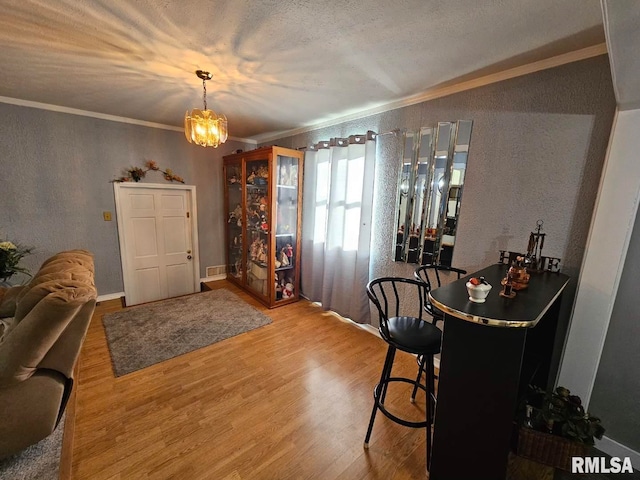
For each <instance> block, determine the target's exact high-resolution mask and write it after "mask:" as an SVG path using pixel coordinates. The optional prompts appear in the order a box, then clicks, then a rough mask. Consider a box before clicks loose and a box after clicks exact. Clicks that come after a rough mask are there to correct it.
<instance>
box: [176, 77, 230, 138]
mask: <svg viewBox="0 0 640 480" xmlns="http://www.w3.org/2000/svg"><path fill="white" fill-rule="evenodd" d="M196 75H197V76H198V78H201V79H202V89H203V91H204V93H203V95H202V99H203V101H204V110H200V109H199V108H194V109H193V110H191V113H189V111H188V110H187V113H185V115H184V136H185V137H187V140H188V141H189V143H195V144H198V145H200V146H201V147H213V148H216V147H217V146H218V145H220V144H221V143H224V142H226V141H227V136H228V132H227V117H225V116H224V115H217V114H216V112H214V111H213V110H207V84H206V81H207V80H211V78H212V77H213V75H212V74H211V73H209V72H205V71H203V70H196Z"/></svg>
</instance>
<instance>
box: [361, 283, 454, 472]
mask: <svg viewBox="0 0 640 480" xmlns="http://www.w3.org/2000/svg"><path fill="white" fill-rule="evenodd" d="M367 295H368V296H369V299H370V300H371V302H373V304H374V305H375V306H376V308H377V309H378V314H379V316H380V328H379V331H380V336H381V337H382V338H383V340H384V341H385V342H387V344H388V345H389V347H388V349H387V357H386V359H385V362H384V366H383V367H382V374H381V375H380V382H378V384H377V385H376V386H375V388H374V390H373V399H374V402H373V411H372V412H371V420H370V421H369V428H368V430H367V436H366V437H365V440H364V447H365V448H368V447H369V439H370V438H371V432H372V430H373V422H374V420H375V418H376V413H377V411H378V410H380V411H381V412H382V413H383V414H384V415H385V416H386V417H388V418H389V419H391V420H393V421H394V422H396V423H399V424H401V425H404V426H406V427H411V428H426V436H427V442H426V444H427V445H426V459H427V470H428V469H429V461H430V460H431V424H432V422H433V405H434V404H435V396H434V392H433V389H432V386H433V379H432V378H430V377H431V375H430V373H433V356H434V355H435V354H437V353H439V352H440V342H441V337H442V334H441V332H440V330H439V329H438V328H437V327H436V326H434V325H433V324H432V323H430V322H429V321H426V320H423V318H422V315H423V312H424V311H425V310H424V299H425V298H426V297H425V295H426V294H425V284H424V283H423V282H422V281H419V280H415V279H412V278H399V277H384V278H378V279H375V280H372V281H371V282H369V284H368V285H367ZM407 311H409V312H411V315H404V313H407ZM416 314H417V316H415V315H416ZM396 350H401V351H403V352H408V353H412V354H415V355H419V356H420V357H421V358H422V362H421V365H423V369H424V371H425V372H427V379H426V382H425V384H424V385H422V384H421V383H420V382H419V380H420V377H419V378H418V379H417V380H413V379H409V378H402V377H392V376H391V370H392V368H393V361H394V358H395V354H396ZM391 382H405V383H409V384H412V385H414V390H413V395H412V396H411V401H412V402H413V401H414V400H415V394H416V392H417V390H418V388H420V389H422V390H424V392H425V394H426V400H425V415H426V416H425V421H423V422H410V421H407V420H404V419H402V418H399V417H397V416H395V415H393V414H392V413H390V412H389V411H388V410H387V409H386V408H385V406H384V401H385V397H386V394H387V386H388V385H389V383H391Z"/></svg>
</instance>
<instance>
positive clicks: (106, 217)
mask: <svg viewBox="0 0 640 480" xmlns="http://www.w3.org/2000/svg"><path fill="white" fill-rule="evenodd" d="M102 218H104V221H105V222H110V221H111V212H102Z"/></svg>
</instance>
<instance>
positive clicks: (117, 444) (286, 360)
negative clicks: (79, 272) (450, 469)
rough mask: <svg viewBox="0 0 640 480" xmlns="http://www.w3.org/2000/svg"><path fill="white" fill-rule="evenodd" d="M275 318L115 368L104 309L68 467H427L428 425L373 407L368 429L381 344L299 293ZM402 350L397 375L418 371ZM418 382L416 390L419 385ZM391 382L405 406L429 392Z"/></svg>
mask: <svg viewBox="0 0 640 480" xmlns="http://www.w3.org/2000/svg"><path fill="white" fill-rule="evenodd" d="M209 286H210V287H211V288H214V289H215V288H227V289H229V290H231V291H233V292H235V293H236V294H237V295H239V296H240V297H241V298H243V299H245V300H246V301H247V302H248V303H250V304H251V305H253V306H254V307H256V308H257V309H258V310H260V311H262V312H264V313H265V314H267V315H269V316H270V317H271V318H272V319H273V323H272V324H270V325H267V326H265V327H261V328H258V329H256V330H253V331H250V332H247V333H245V334H242V335H239V336H236V337H233V338H230V339H227V340H224V341H222V342H218V343H215V344H213V345H210V346H208V347H205V348H202V349H200V350H197V351H195V352H191V353H189V354H186V355H183V356H180V357H176V358H173V359H171V360H168V361H166V362H163V363H160V364H157V365H154V366H151V367H148V368H145V369H143V370H139V371H137V372H134V373H131V374H128V375H125V376H123V377H120V378H115V377H114V375H113V371H112V367H111V360H110V356H109V351H108V348H107V343H106V339H105V335H104V329H103V326H102V321H101V317H102V315H103V314H105V313H107V312H112V311H116V310H120V309H121V308H122V307H121V305H120V302H119V301H118V300H114V301H108V302H104V303H102V304H101V305H99V306H98V307H97V309H96V313H95V315H94V318H93V320H92V323H91V326H90V327H89V332H88V334H87V338H86V341H85V344H84V347H83V350H82V354H81V358H80V367H79V376H78V383H77V390H76V394H77V399H76V400H77V402H76V408H75V412H76V419H75V432H74V433H75V435H74V440H73V445H72V449H73V450H72V459H73V461H72V478H73V479H91V480H99V479H147V478H148V479H169V478H189V479H224V480H239V479H242V480H247V479H279V480H280V479H289V478H291V479H294V478H295V479H313V478H316V479H323V480H327V479H345V480H355V479H385V480H386V479H410V478H411V479H414V478H427V475H426V473H425V453H424V450H425V432H424V430H423V429H418V430H416V429H411V428H407V427H403V426H401V425H397V424H395V423H393V422H391V421H390V420H388V419H387V418H386V417H384V415H382V414H381V413H378V417H377V418H376V424H375V427H374V430H373V435H372V439H371V443H370V448H369V450H368V451H367V450H364V449H363V446H362V445H363V440H364V436H365V433H366V429H367V424H368V422H369V416H370V414H371V408H372V405H373V398H372V390H373V386H374V385H375V383H376V382H377V380H378V378H379V375H380V371H381V369H382V364H383V362H384V357H385V353H386V343H384V342H383V341H382V340H381V339H380V338H378V337H376V336H375V335H372V334H371V333H369V332H366V331H364V330H363V329H362V328H360V327H358V326H355V325H353V324H351V323H348V322H345V321H343V320H341V319H339V318H338V317H337V316H335V315H332V314H330V313H327V312H324V311H323V310H322V309H321V308H319V307H318V306H316V305H313V304H311V303H310V302H308V301H305V300H302V301H300V302H298V303H295V304H292V305H288V306H284V307H280V308H277V309H273V310H268V309H266V308H264V307H262V306H261V305H260V304H259V303H258V302H256V301H255V300H253V299H252V298H251V297H250V296H248V295H247V294H245V293H244V292H242V291H241V290H239V289H237V288H236V287H234V286H233V285H231V284H230V283H228V282H226V281H220V282H213V283H210V284H209ZM416 372H417V366H416V362H415V358H413V357H412V356H410V355H407V354H404V353H402V352H398V354H397V357H396V363H395V367H394V375H398V374H399V375H403V376H409V377H413V376H414V375H415V374H416ZM420 393H422V392H420ZM420 393H419V394H418V399H417V401H416V403H415V404H411V403H410V402H409V396H410V386H409V385H406V386H405V385H400V386H398V387H395V386H391V387H390V388H389V392H388V394H387V403H391V404H392V405H393V409H392V410H393V411H394V412H396V413H399V414H402V415H404V416H405V417H407V418H409V419H414V420H420V419H422V418H423V415H424V394H423V395H422V396H420Z"/></svg>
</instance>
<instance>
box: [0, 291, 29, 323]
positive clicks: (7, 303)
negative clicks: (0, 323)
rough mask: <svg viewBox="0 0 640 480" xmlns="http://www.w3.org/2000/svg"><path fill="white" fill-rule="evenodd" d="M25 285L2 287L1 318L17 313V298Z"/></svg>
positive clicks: (0, 292)
mask: <svg viewBox="0 0 640 480" xmlns="http://www.w3.org/2000/svg"><path fill="white" fill-rule="evenodd" d="M22 290H24V285H21V286H18V287H9V288H5V287H0V318H2V317H13V316H14V315H15V313H16V299H17V298H18V295H19V294H20V292H22Z"/></svg>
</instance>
